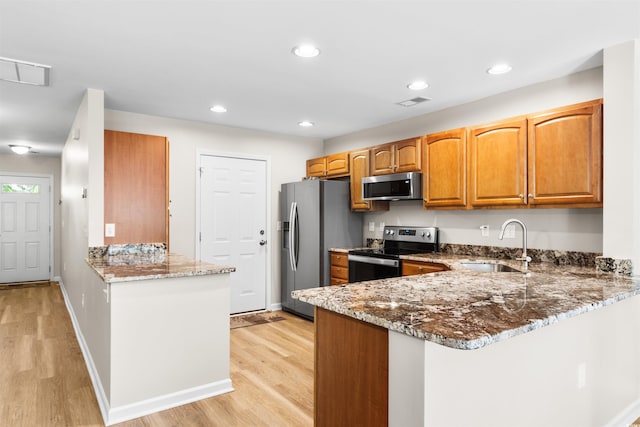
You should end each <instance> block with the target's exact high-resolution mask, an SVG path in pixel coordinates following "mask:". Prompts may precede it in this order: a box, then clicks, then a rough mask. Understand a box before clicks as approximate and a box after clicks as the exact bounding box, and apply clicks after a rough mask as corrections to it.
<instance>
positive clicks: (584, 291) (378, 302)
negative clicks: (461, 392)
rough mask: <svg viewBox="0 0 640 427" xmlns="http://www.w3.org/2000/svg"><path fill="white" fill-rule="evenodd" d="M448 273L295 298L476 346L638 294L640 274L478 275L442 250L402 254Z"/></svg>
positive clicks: (545, 268)
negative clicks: (444, 267) (433, 263)
mask: <svg viewBox="0 0 640 427" xmlns="http://www.w3.org/2000/svg"><path fill="white" fill-rule="evenodd" d="M402 258H403V259H411V260H416V261H428V262H437V263H441V264H444V265H446V266H447V267H449V268H450V269H451V271H444V272H439V273H430V274H423V275H417V276H405V277H397V278H392V279H382V280H372V281H367V282H360V283H352V284H347V285H339V286H327V287H322V288H315V289H306V290H300V291H294V292H293V293H292V295H293V297H294V298H297V299H299V300H300V301H304V302H308V303H310V304H313V305H316V306H318V307H321V308H324V309H327V310H330V311H334V312H336V313H340V314H344V315H346V316H350V317H353V318H355V319H359V320H362V321H365V322H368V323H372V324H375V325H378V326H381V327H384V328H387V329H389V330H392V331H397V332H400V333H404V334H407V335H410V336H413V337H416V338H419V339H424V340H428V341H432V342H435V343H438V344H441V345H445V346H447V347H452V348H457V349H466V350H471V349H477V348H480V347H484V346H486V345H489V344H492V343H494V342H498V341H503V340H506V339H509V338H511V337H514V336H517V335H520V334H523V333H526V332H530V331H533V330H535V329H538V328H541V327H543V326H546V325H550V324H553V323H556V322H558V321H561V320H563V319H567V318H570V317H573V316H576V315H578V314H581V313H585V312H588V311H592V310H596V309H598V308H601V307H604V306H607V305H609V304H612V303H615V302H616V301H620V300H623V299H625V298H629V297H632V296H634V295H638V294H640V278H632V277H628V276H621V275H614V274H610V273H596V272H595V269H593V268H585V267H576V266H558V265H555V264H552V263H534V264H530V266H529V273H527V274H523V273H518V272H516V273H504V272H502V273H479V272H475V271H472V270H469V269H467V268H466V267H464V266H463V265H461V263H460V262H461V261H464V260H482V261H485V260H486V261H490V262H499V263H503V264H507V265H510V266H512V267H515V268H521V263H520V262H517V261H516V262H514V261H508V260H495V259H493V260H491V259H480V258H474V257H469V256H460V255H457V256H456V255H450V254H442V253H434V254H424V255H412V256H403V257H402Z"/></svg>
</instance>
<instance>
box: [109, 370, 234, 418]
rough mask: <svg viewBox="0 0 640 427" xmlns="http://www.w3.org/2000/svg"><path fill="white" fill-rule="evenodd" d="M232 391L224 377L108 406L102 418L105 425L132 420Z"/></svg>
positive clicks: (229, 380)
mask: <svg viewBox="0 0 640 427" xmlns="http://www.w3.org/2000/svg"><path fill="white" fill-rule="evenodd" d="M230 391H233V386H232V384H231V379H230V378H228V379H225V380H221V381H217V382H214V383H210V384H205V385H202V386H198V387H193V388H190V389H187V390H181V391H178V392H175V393H171V394H166V395H164V396H158V397H154V398H153V399H147V400H143V401H140V402H136V403H132V404H129V405H124V406H119V407H115V408H110V409H109V411H108V415H107V417H106V418H105V420H104V423H105V424H106V425H112V424H117V423H121V422H123V421H128V420H132V419H134V418H139V417H143V416H145V415H149V414H153V413H155V412H159V411H164V410H166V409H170V408H175V407H176V406H181V405H185V404H187V403H191V402H195V401H197V400H202V399H207V398H209V397H213V396H217V395H219V394H223V393H228V392H230Z"/></svg>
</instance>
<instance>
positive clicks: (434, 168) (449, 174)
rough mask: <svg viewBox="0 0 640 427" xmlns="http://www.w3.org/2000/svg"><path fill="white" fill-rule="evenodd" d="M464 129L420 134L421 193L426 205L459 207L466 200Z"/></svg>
mask: <svg viewBox="0 0 640 427" xmlns="http://www.w3.org/2000/svg"><path fill="white" fill-rule="evenodd" d="M466 135H467V132H466V129H464V128H461V129H455V130H450V131H445V132H438V133H434V134H431V135H426V136H425V137H423V143H422V147H423V148H422V166H423V172H422V193H423V200H424V207H425V208H458V209H459V208H461V207H464V206H466V203H467V138H466Z"/></svg>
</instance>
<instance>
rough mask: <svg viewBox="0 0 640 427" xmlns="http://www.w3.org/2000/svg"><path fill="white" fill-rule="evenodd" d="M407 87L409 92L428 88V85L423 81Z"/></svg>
mask: <svg viewBox="0 0 640 427" xmlns="http://www.w3.org/2000/svg"><path fill="white" fill-rule="evenodd" d="M407 87H408V88H409V89H411V90H422V89H426V88H428V87H429V83H427V82H425V81H424V80H416V81H413V82H411V83H409V84H408V85H407Z"/></svg>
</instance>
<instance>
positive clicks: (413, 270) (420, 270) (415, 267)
mask: <svg viewBox="0 0 640 427" xmlns="http://www.w3.org/2000/svg"><path fill="white" fill-rule="evenodd" d="M447 270H448V268H447V266H446V265H444V264H438V263H435V262H416V261H402V275H403V276H413V275H414V274H426V273H435V272H437V271H447Z"/></svg>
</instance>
